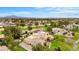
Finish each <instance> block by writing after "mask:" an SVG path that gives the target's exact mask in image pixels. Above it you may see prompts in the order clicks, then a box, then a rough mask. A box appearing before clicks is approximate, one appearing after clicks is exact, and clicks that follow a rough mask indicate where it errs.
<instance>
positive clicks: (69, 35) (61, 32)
mask: <svg viewBox="0 0 79 59" xmlns="http://www.w3.org/2000/svg"><path fill="white" fill-rule="evenodd" d="M52 32H53V34H54V35H65V36H66V37H67V38H73V37H74V33H73V32H71V31H70V32H68V31H67V30H65V29H61V28H53V29H52Z"/></svg>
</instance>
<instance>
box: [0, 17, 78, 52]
mask: <svg viewBox="0 0 79 59" xmlns="http://www.w3.org/2000/svg"><path fill="white" fill-rule="evenodd" d="M1 19H2V20H1V21H0V51H76V50H79V23H78V20H79V19H76V20H75V18H72V19H71V18H68V20H66V18H1ZM71 20H72V21H71Z"/></svg>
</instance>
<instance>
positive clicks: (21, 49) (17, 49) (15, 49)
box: [10, 46, 27, 51]
mask: <svg viewBox="0 0 79 59" xmlns="http://www.w3.org/2000/svg"><path fill="white" fill-rule="evenodd" d="M10 50H12V51H27V50H26V49H24V48H22V47H21V46H15V47H14V48H10Z"/></svg>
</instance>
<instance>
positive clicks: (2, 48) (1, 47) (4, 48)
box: [0, 46, 10, 51]
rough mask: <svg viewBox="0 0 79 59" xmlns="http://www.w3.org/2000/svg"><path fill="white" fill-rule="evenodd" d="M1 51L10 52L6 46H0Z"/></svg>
mask: <svg viewBox="0 0 79 59" xmlns="http://www.w3.org/2000/svg"><path fill="white" fill-rule="evenodd" d="M0 51H10V50H9V49H8V48H7V47H6V46H0Z"/></svg>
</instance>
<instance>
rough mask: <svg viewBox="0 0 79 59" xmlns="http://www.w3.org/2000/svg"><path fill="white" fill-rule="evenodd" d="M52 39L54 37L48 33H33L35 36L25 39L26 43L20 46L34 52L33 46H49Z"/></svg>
mask: <svg viewBox="0 0 79 59" xmlns="http://www.w3.org/2000/svg"><path fill="white" fill-rule="evenodd" d="M52 39H53V37H52V36H51V35H49V34H48V32H44V31H38V32H37V33H33V35H31V36H29V37H27V38H25V39H24V41H23V42H22V43H21V44H20V46H22V47H23V48H25V49H27V50H32V45H37V44H41V45H44V44H47V45H49V43H50V41H51V40H52Z"/></svg>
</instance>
